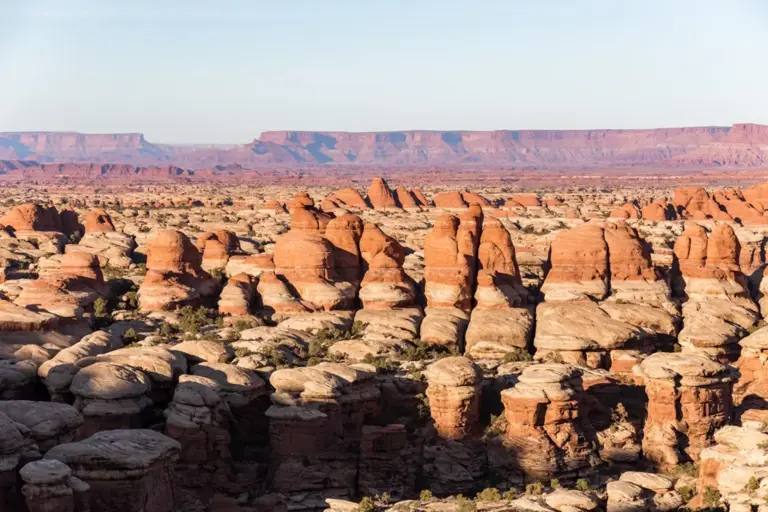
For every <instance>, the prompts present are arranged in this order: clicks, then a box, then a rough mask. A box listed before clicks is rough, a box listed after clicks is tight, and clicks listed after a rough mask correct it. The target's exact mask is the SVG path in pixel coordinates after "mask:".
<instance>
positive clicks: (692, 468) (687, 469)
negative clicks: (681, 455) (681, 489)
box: [667, 462, 699, 478]
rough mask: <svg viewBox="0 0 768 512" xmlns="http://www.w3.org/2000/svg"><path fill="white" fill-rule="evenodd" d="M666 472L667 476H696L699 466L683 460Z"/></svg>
mask: <svg viewBox="0 0 768 512" xmlns="http://www.w3.org/2000/svg"><path fill="white" fill-rule="evenodd" d="M667 473H668V474H669V476H673V477H676V478H680V477H683V476H689V477H693V478H696V477H698V476H699V467H698V466H697V465H696V464H694V463H693V462H684V463H683V464H678V465H677V466H675V467H673V468H672V469H670V470H669V471H668V472H667Z"/></svg>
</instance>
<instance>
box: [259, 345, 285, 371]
mask: <svg viewBox="0 0 768 512" xmlns="http://www.w3.org/2000/svg"><path fill="white" fill-rule="evenodd" d="M264 356H265V357H266V358H267V363H268V364H269V365H270V366H274V367H275V368H283V367H286V366H288V359H287V358H286V357H285V354H283V353H282V352H281V351H280V350H278V349H276V348H274V347H273V348H270V349H269V351H268V352H267V353H266V354H264Z"/></svg>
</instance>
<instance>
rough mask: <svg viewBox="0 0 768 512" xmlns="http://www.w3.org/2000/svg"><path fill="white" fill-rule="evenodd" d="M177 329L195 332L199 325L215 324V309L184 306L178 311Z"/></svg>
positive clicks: (216, 317) (198, 329)
mask: <svg viewBox="0 0 768 512" xmlns="http://www.w3.org/2000/svg"><path fill="white" fill-rule="evenodd" d="M180 314H181V318H180V319H179V329H180V330H181V331H183V332H186V333H191V334H197V333H198V332H200V328H201V327H205V326H207V325H216V323H217V322H218V319H219V318H218V315H217V314H216V311H214V310H212V309H208V308H203V307H200V308H194V307H192V306H184V307H183V308H181V311H180Z"/></svg>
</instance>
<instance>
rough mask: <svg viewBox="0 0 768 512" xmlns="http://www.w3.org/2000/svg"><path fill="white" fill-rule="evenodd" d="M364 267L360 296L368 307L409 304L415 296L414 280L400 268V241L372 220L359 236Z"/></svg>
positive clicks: (401, 265)
mask: <svg viewBox="0 0 768 512" xmlns="http://www.w3.org/2000/svg"><path fill="white" fill-rule="evenodd" d="M360 253H361V255H362V257H363V261H365V266H366V271H365V276H364V277H363V282H362V285H361V288H360V300H361V301H362V302H363V307H364V308H367V309H391V308H396V307H403V306H410V305H411V304H413V301H414V300H415V296H416V290H415V287H414V285H413V282H412V281H411V279H410V278H409V277H408V275H407V274H406V273H405V271H404V270H403V262H404V261H405V251H404V249H403V247H402V246H401V245H400V243H399V242H398V241H397V240H395V239H394V238H392V237H391V236H389V235H387V234H385V233H384V232H383V231H381V229H379V227H378V226H377V225H375V224H366V225H365V228H364V230H363V236H362V238H361V239H360Z"/></svg>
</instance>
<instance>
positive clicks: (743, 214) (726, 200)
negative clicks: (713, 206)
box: [714, 188, 768, 224]
mask: <svg viewBox="0 0 768 512" xmlns="http://www.w3.org/2000/svg"><path fill="white" fill-rule="evenodd" d="M714 200H715V201H716V202H717V203H718V204H719V205H721V206H722V207H723V208H725V210H726V211H727V212H728V215H730V216H731V217H733V218H734V219H738V220H740V221H741V222H742V223H743V224H768V217H764V216H763V212H762V211H760V210H758V209H756V208H755V207H753V206H752V205H750V204H749V203H748V202H747V201H746V199H745V198H744V195H743V194H742V192H741V190H739V189H738V188H726V189H723V190H717V191H716V192H715V194H714Z"/></svg>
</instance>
